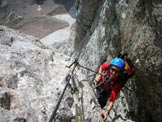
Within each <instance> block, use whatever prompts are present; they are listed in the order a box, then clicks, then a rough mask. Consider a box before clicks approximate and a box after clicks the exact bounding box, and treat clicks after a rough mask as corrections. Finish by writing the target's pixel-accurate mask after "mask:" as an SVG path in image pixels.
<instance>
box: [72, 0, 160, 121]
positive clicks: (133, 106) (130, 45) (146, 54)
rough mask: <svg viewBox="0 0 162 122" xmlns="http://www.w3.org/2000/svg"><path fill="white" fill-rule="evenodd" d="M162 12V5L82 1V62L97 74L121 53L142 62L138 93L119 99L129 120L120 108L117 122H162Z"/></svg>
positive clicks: (150, 0) (136, 85)
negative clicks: (121, 121) (130, 119)
mask: <svg viewBox="0 0 162 122" xmlns="http://www.w3.org/2000/svg"><path fill="white" fill-rule="evenodd" d="M161 11H162V2H161V0H156V1H153V0H148V1H146V0H133V1H131V0H100V1H99V0H94V1H91V0H80V6H79V9H78V17H77V20H76V21H77V22H76V24H77V25H76V27H77V28H76V36H75V45H74V48H75V50H76V51H77V52H76V55H77V56H78V54H80V60H82V63H83V64H84V65H86V66H88V67H90V68H93V69H97V68H98V66H99V65H100V64H101V63H102V62H103V61H104V60H105V59H106V60H108V61H110V59H111V58H112V57H113V56H115V54H117V53H119V52H121V51H122V52H128V53H129V56H130V57H131V58H132V59H134V60H135V61H137V62H138V65H137V71H136V75H135V76H134V78H133V81H131V82H129V83H128V84H127V85H128V86H130V87H132V90H133V91H129V90H126V89H124V90H123V92H121V95H123V96H122V97H120V98H121V99H118V100H119V101H120V100H121V101H122V102H121V101H120V104H121V103H123V104H121V105H123V107H124V110H123V111H124V112H125V115H123V112H121V111H122V109H121V108H120V105H119V104H118V106H116V107H115V108H116V109H115V110H117V111H116V116H120V117H118V119H116V121H120V119H121V118H124V120H125V121H126V119H127V118H132V120H134V121H137V122H138V121H142V122H160V121H162V118H161V115H162V99H161V97H160V96H162V66H161V65H162V41H161V40H162V36H161V35H162V24H161V23H162V12H161ZM81 47H82V48H81ZM117 102H118V101H117ZM127 105H128V106H127ZM119 108H120V109H119ZM121 113H122V114H121ZM119 118H120V119H119ZM124 120H123V121H124Z"/></svg>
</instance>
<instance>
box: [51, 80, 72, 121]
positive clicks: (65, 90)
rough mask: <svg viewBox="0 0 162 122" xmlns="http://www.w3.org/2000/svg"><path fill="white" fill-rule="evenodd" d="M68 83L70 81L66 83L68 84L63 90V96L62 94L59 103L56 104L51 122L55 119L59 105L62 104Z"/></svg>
mask: <svg viewBox="0 0 162 122" xmlns="http://www.w3.org/2000/svg"><path fill="white" fill-rule="evenodd" d="M68 85H69V81H68V82H67V83H66V86H65V88H64V90H63V92H62V94H61V96H60V99H59V101H58V103H57V105H56V108H55V109H54V111H53V113H52V115H51V117H50V119H49V122H52V121H53V119H55V115H56V111H57V109H58V107H59V105H60V103H61V100H62V98H63V96H64V93H65V91H66V88H67V86H68Z"/></svg>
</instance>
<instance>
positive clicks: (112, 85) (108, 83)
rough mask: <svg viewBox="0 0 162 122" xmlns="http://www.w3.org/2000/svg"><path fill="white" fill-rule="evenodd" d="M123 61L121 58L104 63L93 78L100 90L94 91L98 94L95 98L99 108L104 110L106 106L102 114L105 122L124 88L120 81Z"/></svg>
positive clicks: (123, 65)
mask: <svg viewBox="0 0 162 122" xmlns="http://www.w3.org/2000/svg"><path fill="white" fill-rule="evenodd" d="M124 67H125V61H124V60H123V59H122V58H118V57H116V58H114V59H112V61H111V63H110V64H109V63H107V62H106V63H104V64H102V65H101V66H100V68H99V71H98V72H99V74H98V75H97V76H96V78H95V82H96V84H101V83H102V84H101V85H99V87H100V88H97V87H96V89H97V90H98V91H97V92H98V93H99V96H98V97H97V99H98V102H99V104H100V106H101V108H104V107H105V106H106V104H107V107H106V110H105V111H104V112H102V114H101V115H102V117H103V120H104V121H106V120H107V116H108V115H109V112H110V110H111V109H112V107H113V105H114V101H115V99H116V97H117V95H118V93H119V92H120V90H121V89H122V87H123V86H124V84H125V83H124V82H123V81H122V80H123V79H122V76H121V74H122V72H123V71H124Z"/></svg>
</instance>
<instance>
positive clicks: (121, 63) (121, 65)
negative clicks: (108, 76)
mask: <svg viewBox="0 0 162 122" xmlns="http://www.w3.org/2000/svg"><path fill="white" fill-rule="evenodd" d="M110 65H113V66H116V67H118V68H120V70H124V67H125V62H124V60H123V59H121V58H114V59H112V61H111V63H110Z"/></svg>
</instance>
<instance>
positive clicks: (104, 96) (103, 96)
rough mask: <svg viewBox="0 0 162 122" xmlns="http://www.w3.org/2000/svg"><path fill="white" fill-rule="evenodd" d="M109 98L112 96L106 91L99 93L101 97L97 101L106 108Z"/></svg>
mask: <svg viewBox="0 0 162 122" xmlns="http://www.w3.org/2000/svg"><path fill="white" fill-rule="evenodd" d="M109 96H110V93H108V92H106V91H105V90H103V91H102V92H101V93H99V97H98V98H97V99H98V102H99V104H100V106H101V108H103V107H105V105H106V103H107V100H108V98H109Z"/></svg>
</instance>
